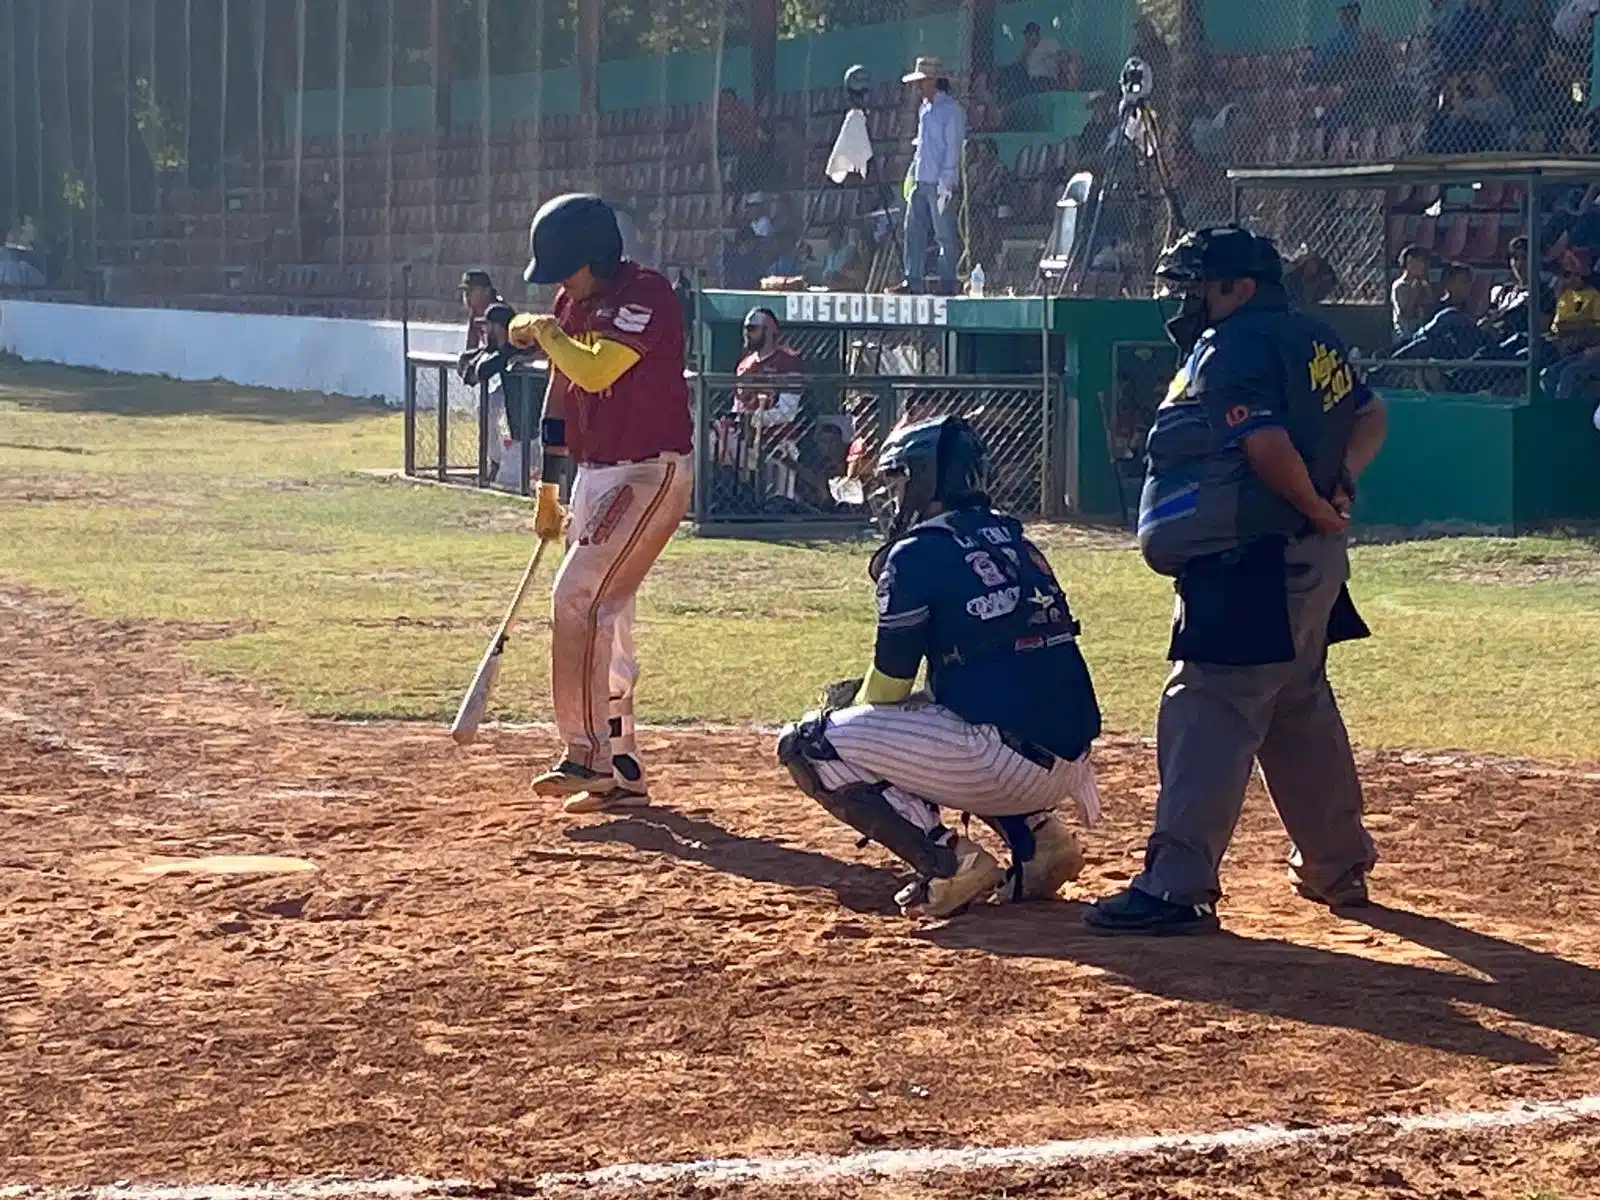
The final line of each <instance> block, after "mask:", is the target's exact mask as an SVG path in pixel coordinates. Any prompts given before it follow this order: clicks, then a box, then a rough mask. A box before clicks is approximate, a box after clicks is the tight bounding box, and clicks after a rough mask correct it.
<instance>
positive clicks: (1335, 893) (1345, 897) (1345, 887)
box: [1289, 867, 1372, 912]
mask: <svg viewBox="0 0 1600 1200" xmlns="http://www.w3.org/2000/svg"><path fill="white" fill-rule="evenodd" d="M1289 882H1290V883H1291V884H1293V885H1294V890H1295V891H1297V892H1299V893H1300V895H1301V896H1303V897H1304V898H1305V899H1307V900H1310V901H1311V902H1312V903H1314V904H1326V905H1327V906H1328V907H1329V908H1331V909H1333V910H1334V911H1335V912H1340V911H1342V910H1344V909H1347V908H1370V907H1371V906H1372V897H1371V896H1370V895H1369V894H1368V893H1367V873H1366V871H1365V870H1364V869H1360V868H1358V869H1356V870H1353V871H1347V872H1345V874H1343V875H1341V876H1340V877H1339V879H1338V881H1337V882H1335V883H1334V884H1333V886H1332V887H1329V888H1327V889H1318V888H1314V887H1312V886H1311V885H1310V884H1308V883H1307V882H1306V881H1305V880H1304V879H1302V878H1300V872H1299V871H1298V870H1296V869H1295V868H1293V867H1291V868H1290V869H1289Z"/></svg>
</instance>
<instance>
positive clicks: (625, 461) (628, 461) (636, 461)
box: [578, 453, 681, 467]
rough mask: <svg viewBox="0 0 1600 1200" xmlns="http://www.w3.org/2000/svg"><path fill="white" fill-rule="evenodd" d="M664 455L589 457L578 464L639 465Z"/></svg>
mask: <svg viewBox="0 0 1600 1200" xmlns="http://www.w3.org/2000/svg"><path fill="white" fill-rule="evenodd" d="M666 457H667V455H666V454H665V453H663V454H652V455H650V456H649V457H648V458H618V459H614V460H607V459H600V458H590V459H585V460H584V461H583V462H581V463H579V464H578V465H579V466H580V467H641V466H643V465H644V464H645V463H653V462H659V461H660V460H661V459H663V458H666ZM672 457H673V458H678V457H681V456H680V455H678V454H677V453H673V455H672Z"/></svg>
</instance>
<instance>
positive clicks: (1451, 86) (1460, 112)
mask: <svg viewBox="0 0 1600 1200" xmlns="http://www.w3.org/2000/svg"><path fill="white" fill-rule="evenodd" d="M1494 138H1495V131H1494V127H1493V126H1491V125H1488V124H1485V123H1484V122H1482V121H1476V120H1473V119H1472V118H1471V117H1469V116H1468V115H1467V96H1466V87H1465V85H1464V84H1463V83H1462V80H1461V78H1460V77H1459V76H1455V75H1452V76H1451V77H1450V78H1448V79H1446V80H1445V81H1444V87H1443V88H1442V89H1441V91H1440V94H1439V109H1438V111H1437V112H1435V113H1434V115H1433V119H1432V120H1430V121H1429V122H1428V127H1427V129H1425V130H1424V131H1423V134H1422V150H1423V153H1425V154H1476V153H1478V152H1480V151H1483V150H1487V149H1489V147H1490V146H1492V145H1493V144H1494Z"/></svg>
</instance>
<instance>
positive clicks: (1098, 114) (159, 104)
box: [0, 0, 1594, 318]
mask: <svg viewBox="0 0 1600 1200" xmlns="http://www.w3.org/2000/svg"><path fill="white" fill-rule="evenodd" d="M1588 7H1589V6H1586V5H1583V4H1570V3H1563V4H1558V3H1556V0H1366V2H1365V3H1362V4H1353V3H1352V4H1343V5H1340V4H1338V3H1336V2H1335V0H1205V2H1204V3H1202V2H1201V0H1005V2H1003V3H1002V2H999V0H744V2H738V3H736V2H734V0H656V2H652V3H644V2H643V0H617V2H616V3H608V4H605V5H604V6H602V4H601V3H600V0H0V54H3V55H4V71H5V74H4V76H3V77H0V78H3V82H0V219H3V220H5V221H6V222H7V225H6V229H7V233H8V236H7V238H6V241H7V248H6V249H5V251H4V254H3V256H0V287H6V288H9V289H18V290H28V291H32V292H34V293H36V294H40V295H43V296H54V297H63V298H65V297H72V298H76V299H95V300H105V301H109V302H127V303H138V304H142V305H171V306H187V307H209V308H224V309H232V310H257V311H273V312H290V311H292V312H302V313H323V314H329V315H338V316H352V317H375V316H391V317H393V316H397V315H399V314H398V309H399V306H400V290H401V289H400V278H399V275H400V270H399V269H400V266H401V264H411V265H412V267H413V271H414V273H413V279H414V285H415V286H414V298H415V301H416V304H415V315H417V316H419V317H437V318H453V317H456V316H458V315H459V307H458V303H457V300H456V297H455V284H456V281H457V280H458V279H459V277H460V273H461V271H462V270H463V269H465V268H467V267H479V266H483V267H488V268H489V269H490V270H491V271H492V272H493V273H494V275H495V277H496V279H497V280H498V281H500V282H501V283H502V285H505V286H504V290H505V291H506V292H507V293H508V294H513V293H516V295H515V298H516V299H519V300H525V301H527V302H529V303H534V304H538V303H541V302H543V301H544V300H545V299H547V297H544V296H538V295H528V296H523V295H521V294H520V284H518V285H516V287H512V286H510V284H509V283H508V282H507V281H510V280H515V278H516V275H515V272H516V269H517V267H518V266H519V265H520V263H521V259H522V256H523V254H524V251H525V239H526V228H527V221H528V219H529V217H530V215H531V213H532V212H533V210H534V208H535V207H536V205H537V204H538V203H539V202H540V201H541V200H543V199H546V198H548V197H550V196H552V195H555V194H557V193H559V192H562V191H565V190H572V189H578V188H588V189H597V190H599V191H601V192H602V193H604V194H606V195H607V196H608V197H609V198H611V199H612V200H613V201H614V202H615V203H616V204H617V206H618V207H619V209H620V210H621V211H622V214H623V219H624V224H625V234H626V238H627V242H628V248H629V251H630V253H632V254H633V255H634V256H635V257H637V258H638V259H640V260H641V261H644V262H646V263H648V264H650V265H654V266H658V267H662V268H665V269H667V270H668V271H669V272H670V273H676V272H678V271H680V270H681V271H685V272H696V271H697V272H700V273H702V274H703V277H704V279H705V280H706V281H707V282H709V283H711V284H720V285H724V286H733V287H746V288H750V287H757V286H761V285H762V284H763V283H765V284H766V285H767V286H770V287H774V288H794V287H799V286H802V285H804V286H811V287H826V288H831V289H834V290H841V291H849V290H862V289H877V288H882V287H892V286H897V285H900V284H902V282H903V281H905V280H906V277H907V276H910V280H909V282H910V284H911V286H913V287H923V286H926V287H929V288H942V289H946V290H953V289H956V288H967V287H973V286H974V283H973V280H972V276H973V275H974V274H975V273H978V272H977V268H979V267H981V268H982V272H981V275H982V277H983V288H984V290H985V291H986V292H987V293H988V294H990V295H993V294H997V293H1004V292H1006V291H1010V290H1015V291H1018V292H1028V291H1030V290H1033V289H1036V288H1039V287H1041V286H1043V282H1044V281H1043V280H1041V278H1040V275H1039V271H1038V264H1039V259H1040V255H1041V253H1042V252H1043V250H1044V249H1045V247H1046V243H1047V240H1048V236H1049V233H1050V230H1051V227H1052V223H1053V222H1054V220H1055V218H1056V217H1057V215H1058V214H1059V212H1060V209H1059V208H1058V206H1057V201H1058V199H1059V198H1060V197H1061V196H1062V195H1063V192H1064V189H1065V188H1066V185H1067V183H1068V181H1069V180H1070V179H1071V178H1072V177H1073V176H1074V175H1075V174H1078V173H1080V172H1088V173H1089V174H1090V175H1091V177H1092V178H1093V179H1094V180H1095V181H1097V182H1096V186H1098V184H1099V183H1103V182H1104V181H1105V180H1106V178H1107V177H1110V176H1114V175H1116V174H1117V173H1118V171H1119V170H1121V171H1131V177H1130V185H1129V187H1128V188H1127V189H1126V190H1125V191H1124V192H1122V193H1121V196H1122V199H1123V200H1124V201H1126V204H1125V205H1124V207H1125V210H1126V211H1124V212H1123V213H1122V215H1120V216H1118V215H1115V214H1114V213H1112V212H1109V211H1108V213H1107V214H1106V217H1107V219H1105V220H1103V221H1101V222H1099V223H1098V224H1097V225H1096V226H1095V234H1094V237H1093V239H1092V242H1091V243H1089V244H1085V245H1084V246H1083V247H1082V248H1081V256H1082V260H1083V263H1084V270H1083V273H1082V276H1081V278H1078V279H1076V280H1075V281H1074V286H1076V287H1079V288H1080V289H1082V290H1085V291H1090V292H1097V293H1102V294H1123V293H1139V292H1142V291H1143V290H1144V289H1145V288H1146V287H1147V282H1146V280H1147V268H1148V265H1149V257H1150V253H1151V247H1150V246H1149V245H1147V244H1146V243H1148V242H1150V241H1151V240H1152V239H1157V238H1159V237H1161V236H1162V232H1163V230H1164V229H1165V225H1166V221H1165V218H1164V216H1163V215H1162V214H1161V212H1160V209H1161V208H1162V207H1163V206H1164V204H1165V202H1166V199H1167V196H1168V195H1169V194H1170V195H1172V196H1176V197H1177V198H1179V199H1180V200H1181V201H1182V205H1183V207H1184V209H1185V212H1186V215H1187V217H1188V221H1189V223H1190V224H1198V223H1201V222H1203V221H1207V220H1216V219H1222V218H1225V217H1226V215H1227V212H1228V194H1227V187H1226V182H1225V172H1226V169H1227V168H1228V167H1229V166H1238V165H1252V164H1253V165H1266V164H1305V163H1327V162H1372V161H1378V160H1390V159H1397V158H1406V157H1412V156H1416V155H1419V154H1468V153H1480V152H1482V153H1503V154H1517V153H1523V154H1559V155H1566V156H1572V155H1577V156H1588V155H1590V154H1591V152H1592V151H1593V149H1594V145H1593V137H1594V134H1593V127H1594V122H1593V119H1592V105H1593V100H1594V89H1593V85H1592V71H1591V59H1592V53H1591V52H1592V45H1593V29H1592V17H1591V16H1590V14H1589V12H1588ZM1130 58H1136V59H1138V60H1139V62H1141V63H1143V64H1144V66H1145V70H1144V71H1143V72H1136V73H1134V74H1132V75H1130V74H1129V73H1127V72H1125V70H1124V67H1125V64H1126V63H1127V62H1128V60H1129V59H1130ZM852 64H859V65H861V66H863V67H864V68H865V73H864V74H863V75H855V76H851V77H850V78H849V81H848V82H849V84H850V85H851V86H847V78H846V68H847V67H849V66H851V65H852ZM906 75H911V76H914V77H915V78H913V79H912V81H911V82H909V83H903V82H902V77H903V76H906ZM1132 82H1136V83H1137V87H1136V88H1134V92H1135V93H1136V94H1132V95H1131V96H1130V99H1131V100H1132V101H1135V103H1132V104H1129V105H1126V106H1125V105H1123V103H1122V101H1123V98H1124V92H1125V91H1126V89H1127V88H1128V86H1129V85H1130V83H1132ZM924 127H926V130H931V134H930V136H928V137H926V138H924V139H923V141H922V143H921V145H922V154H921V156H920V157H919V156H918V149H917V147H918V143H917V140H916V139H917V137H918V132H919V129H924ZM963 135H964V136H963ZM1156 149H1159V150H1160V155H1159V158H1160V161H1161V163H1162V164H1163V166H1164V168H1165V169H1164V171H1161V172H1153V171H1152V170H1150V169H1147V168H1150V167H1151V166H1152V165H1153V163H1154V162H1155V159H1156V156H1155V155H1153V154H1152V153H1151V152H1152V151H1154V150H1156ZM869 150H870V154H869ZM836 151H837V153H836ZM830 163H831V164H832V167H833V170H832V172H831V173H830V171H829V167H830ZM1134 168H1137V169H1134ZM1158 176H1159V177H1158ZM1141 181H1142V182H1141ZM1391 215H1392V211H1391V212H1390V213H1386V214H1385V220H1384V223H1383V225H1382V226H1381V227H1380V226H1379V225H1375V224H1374V222H1373V221H1372V220H1371V219H1370V216H1369V215H1360V214H1356V213H1353V212H1349V213H1339V214H1330V213H1322V212H1320V211H1318V212H1312V213H1310V214H1309V215H1308V216H1307V217H1306V218H1305V219H1304V220H1302V219H1301V218H1300V217H1297V216H1296V215H1295V214H1293V213H1283V214H1280V215H1279V216H1278V217H1277V218H1276V222H1277V224H1276V226H1275V228H1277V231H1278V232H1280V233H1281V234H1283V235H1285V241H1286V243H1287V244H1288V245H1289V246H1290V247H1291V248H1292V247H1295V246H1298V245H1299V244H1300V243H1302V242H1303V243H1305V244H1306V246H1307V248H1308V250H1309V251H1311V252H1313V253H1316V254H1319V255H1322V256H1324V257H1325V258H1327V259H1328V260H1329V261H1331V262H1333V263H1334V264H1335V270H1336V273H1338V274H1340V275H1341V276H1343V277H1344V278H1346V279H1351V280H1354V279H1365V278H1369V277H1371V271H1370V268H1368V267H1366V266H1363V265H1362V264H1363V263H1364V262H1365V261H1366V256H1367V255H1368V254H1369V253H1370V249H1371V247H1373V246H1375V245H1378V244H1380V243H1382V242H1383V235H1384V234H1385V232H1386V230H1387V221H1388V219H1389V217H1390V216H1391ZM1086 228H1087V227H1085V232H1086ZM919 246H925V247H926V249H927V253H926V256H925V257H924V258H923V259H921V260H920V261H918V262H916V263H914V264H912V265H911V269H910V270H908V269H907V265H906V260H907V258H908V256H909V255H908V247H909V248H910V254H915V253H916V251H917V247H919ZM1387 248H1388V247H1387V245H1384V249H1387ZM1369 290H1370V288H1368V287H1367V286H1366V284H1365V283H1361V284H1360V285H1359V286H1356V287H1355V288H1354V292H1353V293H1352V295H1353V296H1354V295H1363V296H1364V295H1365V294H1366V293H1367V292H1368V291H1369Z"/></svg>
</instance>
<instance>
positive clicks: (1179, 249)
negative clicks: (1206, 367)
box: [1156, 225, 1283, 357]
mask: <svg viewBox="0 0 1600 1200" xmlns="http://www.w3.org/2000/svg"><path fill="white" fill-rule="evenodd" d="M1241 279H1254V280H1255V281H1256V282H1257V283H1258V284H1259V283H1265V284H1281V283H1282V282H1283V260H1282V259H1281V258H1280V257H1279V256H1278V248H1277V247H1276V246H1275V245H1273V243H1272V239H1270V238H1264V237H1258V236H1257V235H1255V234H1253V233H1251V232H1250V231H1249V230H1248V229H1243V228H1241V227H1239V226H1238V225H1217V226H1213V227H1212V228H1210V229H1197V230H1195V231H1194V232H1192V233H1186V234H1184V235H1183V236H1182V237H1180V238H1179V239H1178V240H1177V241H1176V242H1174V243H1173V244H1172V245H1171V246H1169V247H1167V249H1166V250H1164V251H1162V253H1161V258H1160V260H1159V261H1158V262H1157V263H1156V295H1157V297H1159V298H1161V299H1163V300H1175V301H1176V302H1177V303H1176V307H1175V308H1172V309H1171V310H1170V311H1171V312H1172V315H1171V316H1170V317H1168V318H1167V320H1166V322H1165V324H1166V330H1167V336H1168V337H1169V338H1170V339H1172V343H1173V345H1175V346H1177V347H1178V350H1179V352H1180V353H1181V354H1183V355H1184V356H1185V357H1187V356H1188V354H1189V352H1190V351H1192V350H1193V349H1194V346H1195V343H1196V342H1198V341H1199V340H1200V335H1201V334H1202V333H1204V332H1205V331H1206V330H1207V329H1208V328H1209V327H1210V326H1211V325H1212V323H1213V319H1212V316H1211V313H1210V310H1209V304H1208V302H1207V299H1206V292H1207V285H1209V284H1221V285H1223V287H1224V288H1228V287H1232V286H1233V285H1234V284H1235V283H1237V281H1238V280H1241Z"/></svg>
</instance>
